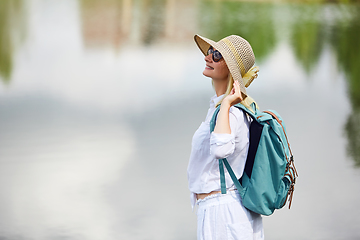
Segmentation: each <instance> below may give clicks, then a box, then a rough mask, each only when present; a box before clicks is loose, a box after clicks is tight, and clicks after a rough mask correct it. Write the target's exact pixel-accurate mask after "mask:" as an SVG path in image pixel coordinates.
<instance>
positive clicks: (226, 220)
mask: <svg viewBox="0 0 360 240" xmlns="http://www.w3.org/2000/svg"><path fill="white" fill-rule="evenodd" d="M197 204H198V210H197V221H198V222H197V225H198V226H197V239H198V240H263V239H264V230H263V224H262V217H261V215H260V214H257V213H254V212H251V211H249V210H247V209H246V208H245V207H244V206H243V204H242V201H241V198H240V196H239V194H238V192H237V191H227V193H226V194H221V193H219V194H214V195H211V196H208V197H206V198H204V199H202V200H198V202H197Z"/></svg>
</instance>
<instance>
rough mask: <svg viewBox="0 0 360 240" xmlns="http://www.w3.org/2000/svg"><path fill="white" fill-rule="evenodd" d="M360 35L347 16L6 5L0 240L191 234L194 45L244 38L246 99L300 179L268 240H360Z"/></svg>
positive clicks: (200, 108)
mask: <svg viewBox="0 0 360 240" xmlns="http://www.w3.org/2000/svg"><path fill="white" fill-rule="evenodd" d="M24 19H27V20H29V22H28V23H27V24H25V20H24ZM359 32H360V6H359V5H357V4H347V5H346V4H345V5H342V4H300V3H297V4H290V3H288V4H273V3H252V2H236V1H205V0H199V1H192V0H184V1H176V0H144V1H140V0H104V1H100V0H79V1H72V0H64V1H57V0H50V1H49V0H40V1H38V0H36V1H35V0H33V1H27V2H26V4H25V3H24V2H23V1H21V0H14V1H10V0H2V1H0V78H1V79H2V82H1V84H0V165H1V167H0V173H1V174H0V176H1V180H2V181H0V185H1V189H2V191H1V193H0V195H1V197H0V212H1V213H2V214H1V217H0V239H4V240H5V239H6V240H7V239H89V240H95V239H104V240H107V239H108V240H113V239H179V240H180V239H194V238H195V235H196V229H195V228H196V219H195V216H194V214H192V213H191V210H190V206H189V205H190V204H189V198H188V190H187V186H186V184H187V181H186V165H187V160H188V154H189V151H190V149H189V148H190V140H191V136H192V134H193V132H194V130H195V129H196V128H197V126H198V124H200V122H201V121H202V120H203V118H204V117H205V115H206V107H207V104H208V99H209V98H210V97H211V95H212V94H213V92H212V89H211V84H210V83H209V81H208V80H204V78H203V77H202V76H201V71H202V69H203V67H204V64H203V62H202V60H203V56H202V55H201V53H200V52H199V51H198V49H197V48H196V46H195V44H194V42H193V35H194V34H195V33H198V34H201V35H203V36H206V37H209V38H212V39H214V40H218V39H220V38H222V37H224V36H226V35H229V34H238V35H241V36H243V37H245V38H246V39H248V40H249V41H250V43H251V44H252V46H253V48H254V52H255V55H256V57H257V61H258V64H259V65H260V68H261V73H260V76H259V78H258V79H257V80H256V81H255V82H254V83H253V84H252V87H251V89H249V92H251V95H252V96H253V97H254V98H255V99H256V100H257V101H258V102H259V103H260V106H263V107H264V108H267V107H269V108H270V107H271V108H275V109H276V110H278V111H279V112H280V113H281V114H282V116H283V117H284V119H286V123H287V128H288V131H289V135H290V139H291V140H290V141H291V143H292V145H293V150H294V152H295V157H296V161H297V166H298V168H299V172H300V178H299V181H298V186H297V191H295V196H294V203H293V207H292V210H291V211H287V210H282V211H279V212H278V213H276V214H275V215H274V216H272V217H270V218H265V228H266V229H265V232H266V235H267V239H277V240H278V239H288V236H292V237H293V239H299V240H300V239H358V238H360V232H359V230H358V225H359V223H360V220H359V217H358V216H360V212H359V211H358V210H356V209H355V210H354V209H353V206H355V205H356V204H357V203H358V202H359V201H360V192H358V191H355V192H351V191H350V190H354V189H358V183H359V181H360V179H359V168H354V167H353V166H349V161H347V155H346V152H348V154H349V155H350V156H351V159H353V160H354V162H355V166H360V137H359V136H360V127H359V123H360V81H359V79H360V70H359V69H360V68H359V66H360V54H359V53H360V45H359V42H360V34H359ZM25 35H26V36H27V37H26V38H25V37H24V36H25ZM19 43H22V44H21V45H20V44H19ZM284 99H286V100H284ZM274 106H275V107H274ZM344 132H345V134H344ZM344 136H345V138H343V137H344ZM350 163H352V162H350ZM335 176H336V177H335ZM324 179H325V180H324ZM314 183H316V184H314ZM334 189H336V192H335V191H334ZM349 192H351V194H349ZM349 195H351V196H349ZM343 196H349V197H348V198H347V204H346V205H345V206H343V205H342V206H341V208H340V207H335V208H334V206H338V205H339V202H341V201H344V199H343ZM329 209H331V211H329ZM349 212H352V213H353V214H348V213H349ZM290 218H291V219H292V221H289V219H290ZM285 225H286V226H285ZM278 226H285V227H284V228H285V229H286V230H284V232H282V231H278V229H279V228H278ZM282 234H283V235H282ZM309 235H310V236H309Z"/></svg>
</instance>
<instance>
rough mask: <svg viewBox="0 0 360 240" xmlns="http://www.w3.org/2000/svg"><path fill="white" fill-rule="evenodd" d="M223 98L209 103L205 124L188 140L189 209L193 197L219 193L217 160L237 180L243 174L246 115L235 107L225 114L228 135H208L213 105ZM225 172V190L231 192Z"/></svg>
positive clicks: (246, 132) (246, 133)
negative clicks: (227, 164)
mask: <svg viewBox="0 0 360 240" xmlns="http://www.w3.org/2000/svg"><path fill="white" fill-rule="evenodd" d="M223 96H224V95H221V96H219V97H217V96H216V95H215V96H213V97H212V98H211V100H210V108H209V110H208V113H207V116H206V118H205V122H202V123H201V125H200V127H199V128H198V129H197V130H196V132H195V134H194V136H193V139H192V148H191V154H190V160H189V165H188V170H187V173H188V181H189V189H190V192H191V205H192V207H194V205H195V203H196V195H195V194H196V193H209V192H211V191H220V190H221V187H220V171H219V161H218V159H221V158H226V159H227V160H228V162H229V164H230V166H231V168H232V169H233V171H234V173H235V175H236V177H237V178H240V177H241V176H242V174H243V172H244V167H245V162H246V157H247V153H248V149H249V126H250V121H251V119H249V118H248V117H247V115H246V114H245V113H244V112H243V111H242V110H239V109H237V108H235V107H231V108H230V111H229V121H230V128H231V134H220V133H214V132H213V133H211V134H210V120H211V118H212V116H213V114H214V112H215V106H216V104H217V103H218V102H219V101H220V100H221V99H222V98H223ZM224 169H225V181H226V186H227V188H228V189H231V188H234V184H233V182H232V180H231V178H230V175H229V174H228V173H227V170H226V168H224Z"/></svg>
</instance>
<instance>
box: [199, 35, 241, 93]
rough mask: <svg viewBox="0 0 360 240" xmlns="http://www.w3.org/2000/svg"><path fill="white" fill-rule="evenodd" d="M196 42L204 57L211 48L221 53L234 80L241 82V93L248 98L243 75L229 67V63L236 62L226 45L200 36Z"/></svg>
mask: <svg viewBox="0 0 360 240" xmlns="http://www.w3.org/2000/svg"><path fill="white" fill-rule="evenodd" d="M194 40H195V42H196V45H197V46H198V47H199V49H200V50H201V52H202V53H203V54H204V56H206V55H207V51H208V50H209V48H210V46H212V47H213V48H215V49H216V50H218V51H219V52H220V53H221V55H222V56H223V58H224V60H225V62H226V64H227V65H228V68H229V71H230V73H231V75H232V76H233V79H234V80H235V81H238V82H239V84H240V90H241V92H242V93H243V94H245V96H247V93H246V89H245V85H244V82H243V79H242V77H241V74H239V73H235V72H233V71H234V70H235V69H234V67H229V63H231V62H233V61H234V60H233V59H232V58H231V56H229V54H227V52H228V50H226V49H225V48H224V45H223V44H220V43H218V42H215V41H213V40H210V39H208V38H205V37H202V36H200V35H195V36H194ZM219 42H220V41H219ZM235 76H238V77H237V78H239V79H237V78H236V77H235Z"/></svg>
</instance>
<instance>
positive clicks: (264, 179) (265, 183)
mask: <svg viewBox="0 0 360 240" xmlns="http://www.w3.org/2000/svg"><path fill="white" fill-rule="evenodd" d="M234 106H235V107H237V108H239V109H241V110H242V111H244V112H245V113H247V115H248V116H250V117H251V118H252V119H253V121H252V122H251V124H250V129H249V131H250V141H249V152H248V156H247V159H246V164H245V169H244V173H243V176H242V177H241V178H240V179H238V178H237V177H236V176H235V174H234V172H233V171H232V169H231V167H230V165H229V163H228V161H227V160H226V158H224V159H219V169H220V183H221V193H222V194H225V193H226V183H225V173H224V165H225V167H226V169H227V171H228V173H229V174H230V177H231V179H232V180H233V182H234V184H235V186H236V188H237V190H238V192H239V194H240V197H241V199H242V202H243V205H244V206H245V207H246V208H247V209H249V210H251V211H253V212H256V213H259V214H262V215H266V216H268V215H271V214H272V213H273V212H274V210H275V209H280V208H282V207H283V206H284V205H285V204H286V201H287V199H288V197H289V209H290V207H291V201H292V196H293V192H294V185H295V179H296V177H297V176H298V174H297V171H296V168H295V165H294V158H293V155H292V152H291V149H290V144H289V142H288V139H287V136H286V129H285V125H284V123H283V121H282V118H281V117H280V115H279V114H278V113H276V112H275V111H264V112H259V111H258V110H257V109H256V107H255V104H254V103H252V104H251V107H252V109H253V110H254V113H253V112H252V111H250V110H249V109H247V108H246V107H245V106H244V105H242V104H240V103H239V104H236V105H234ZM219 110H220V106H218V107H217V109H216V110H215V113H214V115H213V117H212V119H211V121H210V132H212V131H214V128H215V124H216V117H217V114H218V112H219Z"/></svg>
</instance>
